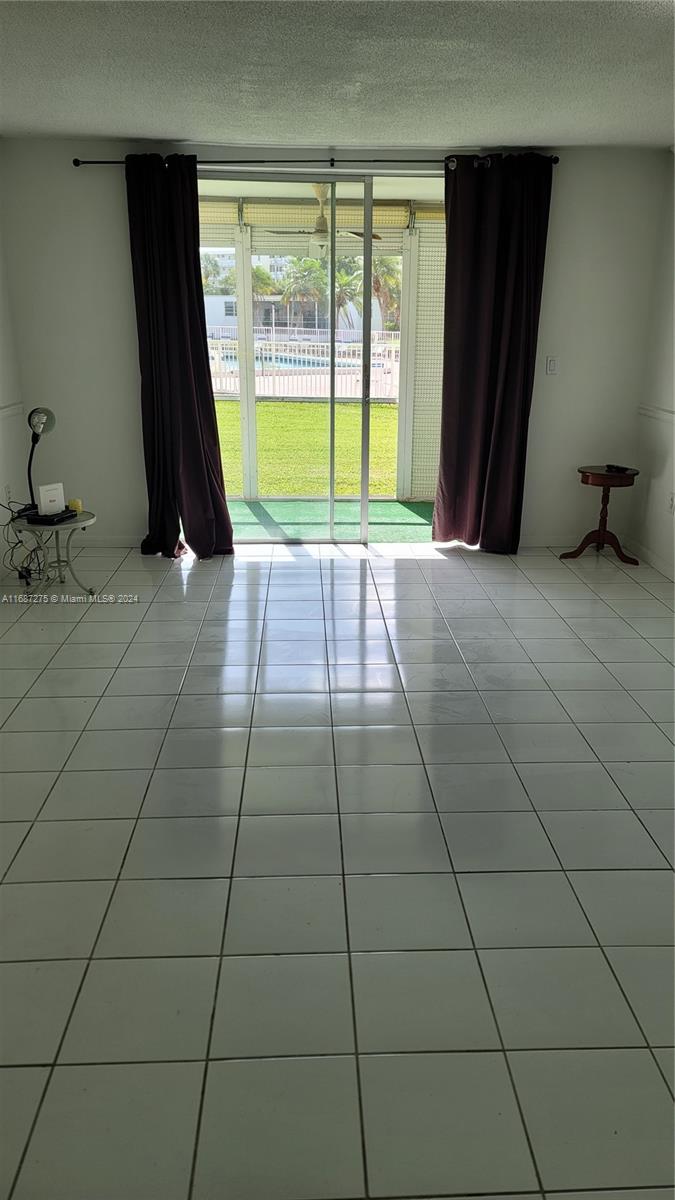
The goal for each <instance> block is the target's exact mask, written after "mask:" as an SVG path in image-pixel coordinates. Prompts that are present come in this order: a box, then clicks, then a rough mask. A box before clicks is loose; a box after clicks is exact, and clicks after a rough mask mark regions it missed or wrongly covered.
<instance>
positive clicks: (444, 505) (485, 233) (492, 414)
mask: <svg viewBox="0 0 675 1200" xmlns="http://www.w3.org/2000/svg"><path fill="white" fill-rule="evenodd" d="M552 171H553V160H552V159H551V158H549V157H546V156H544V155H541V154H517V155H507V156H504V157H501V156H496V157H491V158H490V159H479V158H477V157H476V156H475V155H458V156H456V157H453V158H449V159H447V160H446V164H445V213H446V255H447V257H446V269H445V318H444V320H445V327H444V363H443V397H442V410H441V454H440V467H439V478H438V490H437V493H436V504H435V506H434V524H433V537H434V539H435V540H436V541H442V542H446V541H451V540H453V539H455V538H457V539H459V540H460V541H463V542H467V543H468V544H469V545H472V546H475V545H480V547H481V549H483V550H490V551H493V552H494V553H497V554H510V553H514V552H515V551H516V550H517V549H518V542H519V538H520V519H521V513H522V507H523V485H524V479H525V456H526V451H527V427H528V421H529V415H530V403H531V400H532V383H533V379H534V363H535V354H536V349H537V328H538V324H539V308H540V303H541V289H542V281H543V276H544V256H545V251H546V233H547V229H548V213H549V203H550V197H551V180H552Z"/></svg>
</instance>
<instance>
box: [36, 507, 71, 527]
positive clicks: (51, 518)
mask: <svg viewBox="0 0 675 1200" xmlns="http://www.w3.org/2000/svg"><path fill="white" fill-rule="evenodd" d="M77 515H78V514H77V513H76V512H75V510H74V509H73V508H64V509H62V510H61V512H57V513H47V514H46V515H44V516H40V513H37V512H33V513H25V514H24V515H23V520H24V521H27V522H28V524H29V525H64V524H65V523H66V522H67V521H74V520H75V519H76V517H77Z"/></svg>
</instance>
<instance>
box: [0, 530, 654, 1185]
mask: <svg viewBox="0 0 675 1200" xmlns="http://www.w3.org/2000/svg"><path fill="white" fill-rule="evenodd" d="M78 566H79V571H80V574H81V575H82V577H83V578H85V579H87V581H91V583H92V584H93V585H94V586H96V587H97V588H99V589H100V590H101V592H102V593H103V594H105V595H108V596H114V597H117V596H122V595H132V596H135V597H137V599H136V600H135V601H133V602H132V603H117V602H114V603H108V604H105V605H103V604H95V605H94V604H86V605H82V604H77V605H74V604H70V605H69V604H65V603H59V602H58V600H54V602H52V601H49V602H48V603H47V604H39V605H38V604H36V605H31V606H30V607H29V606H26V605H22V606H18V605H12V604H10V603H3V604H2V606H0V630H1V631H2V632H1V636H0V668H2V690H1V691H0V697H1V699H0V720H1V721H2V727H1V729H0V756H1V763H2V775H1V776H0V784H1V790H0V819H1V820H2V822H3V825H2V840H1V843H0V846H1V850H2V863H1V867H2V871H3V872H4V874H3V881H2V886H0V947H1V957H2V965H1V966H0V976H1V986H2V989H3V991H2V996H3V1000H2V1009H1V1020H0V1025H1V1030H0V1054H1V1056H2V1068H1V1069H0V1087H1V1089H2V1090H1V1093H0V1096H1V1101H0V1102H1V1105H2V1111H3V1118H4V1133H3V1138H4V1146H3V1153H2V1155H0V1161H1V1162H2V1166H1V1167H0V1200H9V1198H10V1197H11V1198H12V1200H216V1198H217V1200H329V1198H330V1200H347V1198H348V1197H365V1196H371V1197H406V1198H411V1197H434V1198H439V1197H443V1196H456V1197H459V1196H468V1195H471V1194H483V1195H487V1196H496V1195H498V1194H506V1193H508V1194H509V1195H510V1196H511V1197H516V1200H517V1198H518V1197H520V1196H525V1195H542V1194H543V1193H548V1194H552V1193H556V1192H563V1191H564V1192H566V1193H568V1194H570V1195H572V1196H575V1195H576V1197H577V1200H580V1194H581V1193H583V1194H584V1196H585V1197H586V1198H588V1193H591V1192H595V1193H597V1200H601V1198H602V1197H603V1196H604V1197H607V1196H608V1195H609V1196H611V1197H612V1200H614V1197H616V1195H617V1192H618V1190H619V1189H625V1190H624V1191H623V1192H622V1195H624V1196H625V1200H630V1197H631V1192H632V1194H633V1200H640V1198H643V1197H644V1196H645V1195H646V1192H645V1191H644V1190H643V1189H649V1194H650V1196H651V1197H653V1198H654V1200H665V1197H666V1196H667V1195H669V1192H668V1190H667V1189H668V1188H669V1187H670V1185H671V1184H672V1132H671V1131H672V1123H671V1104H672V1096H671V1091H670V1090H669V1089H672V1086H673V1049H672V1045H673V961H672V954H673V949H672V948H673V916H672V912H673V909H672V895H673V890H672V882H673V876H672V864H673V724H672V716H673V710H672V682H673V668H672V665H671V664H672V658H673V653H672V651H673V641H672V632H673V630H672V623H673V601H672V588H671V587H670V586H669V585H668V583H667V581H666V580H665V579H664V578H663V577H662V576H660V575H659V574H658V573H657V572H656V571H654V570H652V569H650V568H647V567H639V568H636V569H630V568H626V569H624V568H622V567H621V566H620V565H618V564H617V563H616V561H614V560H613V559H610V558H609V557H605V556H604V555H603V556H594V555H589V556H588V557H586V558H581V559H579V560H574V561H567V562H565V563H563V562H561V561H560V560H559V559H558V558H557V556H556V554H555V553H554V551H553V550H550V549H541V550H528V551H524V552H522V553H520V554H518V555H516V556H514V557H512V558H506V557H495V556H491V555H487V554H480V553H472V552H470V551H462V550H459V549H453V550H445V551H443V550H436V549H435V548H433V547H431V546H429V545H417V546H416V545H413V544H406V545H401V546H386V547H384V546H382V547H379V548H378V547H376V546H373V547H371V548H370V549H369V550H364V549H363V548H361V547H353V546H352V547H346V546H345V547H344V548H340V547H331V546H322V547H289V546H285V547H284V546H276V547H269V546H268V547H263V546H255V547H253V546H251V547H249V548H246V547H240V548H238V553H237V556H236V558H234V559H224V560H213V561H210V562H202V563H198V562H194V561H193V560H192V559H190V558H186V559H183V560H181V561H177V562H174V563H171V562H168V561H165V560H162V559H154V558H152V559H145V558H143V557H142V556H141V555H140V554H139V553H138V551H136V550H131V551H129V550H124V549H119V550H118V549H115V550H112V549H102V548H101V549H97V548H92V547H87V548H86V549H84V550H82V552H81V554H80V556H79V563H78ZM4 590H5V594H6V595H9V594H10V593H11V592H12V590H13V589H12V586H11V584H5V589H4Z"/></svg>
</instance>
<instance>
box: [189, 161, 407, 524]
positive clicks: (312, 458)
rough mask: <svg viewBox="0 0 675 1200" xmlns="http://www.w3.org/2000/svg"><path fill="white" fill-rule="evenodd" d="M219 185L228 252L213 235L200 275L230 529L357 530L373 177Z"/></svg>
mask: <svg viewBox="0 0 675 1200" xmlns="http://www.w3.org/2000/svg"><path fill="white" fill-rule="evenodd" d="M227 186H228V187H229V188H231V194H232V196H233V197H236V199H237V211H238V212H239V215H240V225H239V228H238V230H237V232H236V235H235V236H234V241H235V242H236V252H235V250H234V249H233V248H228V247H224V248H223V249H222V250H219V249H217V248H216V249H215V250H214V249H213V241H211V242H210V243H209V244H208V248H207V249H205V250H204V252H203V254H202V275H203V280H204V290H205V305H206V311H207V327H208V342H209V358H210V362H211V372H212V378H213V385H214V392H215V396H216V410H217V415H218V425H219V432H220V439H221V452H222V457H223V467H224V474H225V479H226V486H227V488H228V492H229V494H230V496H231V497H233V501H232V505H233V513H232V516H233V521H234V523H235V525H236V526H237V527H238V540H253V541H309V542H311V541H328V540H339V541H354V542H358V541H362V540H365V539H366V537H367V521H368V505H367V495H368V482H367V477H368V432H369V420H368V403H369V398H370V361H371V328H372V325H373V319H372V312H371V271H370V260H371V251H372V242H371V240H370V233H371V231H372V181H371V180H364V179H363V178H349V179H345V178H344V177H342V178H340V179H336V178H335V177H333V178H331V177H330V176H329V175H323V176H321V175H320V176H319V177H318V178H317V177H313V176H310V175H298V176H293V177H291V176H287V175H283V176H274V177H272V176H270V177H269V178H268V177H261V176H256V177H255V178H254V179H252V180H249V181H247V180H245V179H241V178H239V177H237V178H236V179H235V178H231V179H228V185H227ZM228 194H229V193H228ZM228 256H229V257H228ZM230 258H232V262H230ZM230 284H232V288H233V292H232V291H231V289H230ZM221 309H222V312H221ZM393 453H394V454H395V449H394V451H393ZM239 496H241V497H242V498H241V500H240V499H239V498H238V497H239Z"/></svg>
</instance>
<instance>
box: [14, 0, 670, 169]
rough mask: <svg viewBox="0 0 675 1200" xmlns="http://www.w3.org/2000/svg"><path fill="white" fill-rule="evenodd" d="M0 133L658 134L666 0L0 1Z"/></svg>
mask: <svg viewBox="0 0 675 1200" xmlns="http://www.w3.org/2000/svg"><path fill="white" fill-rule="evenodd" d="M0 37H1V39H2V42H3V43H4V45H3V50H2V58H1V59H0V71H1V77H2V85H1V87H2V92H1V112H2V129H3V131H4V132H5V133H7V134H52V135H67V134H76V135H82V136H84V135H92V136H112V137H123V138H134V139H135V138H159V139H172V140H173V139H178V140H186V141H197V142H211V143H225V144H228V145H234V144H238V145H247V144H248V145H256V144H266V145H268V146H270V145H278V146H309V145H314V146H316V145H321V146H335V147H347V146H357V145H359V146H368V147H377V146H387V147H412V146H417V147H423V146H462V145H467V146H490V145H540V146H544V145H545V146H560V145H570V144H576V145H579V144H603V143H605V144H621V143H624V144H632V145H640V144H642V145H666V144H670V143H671V142H672V141H673V132H672V120H673V114H672V109H673V88H672V55H673V6H672V3H671V0H621V2H615V0H591V2H587V0H562V2H559V0H534V2H531V0H468V2H466V0H447V2H434V3H427V2H426V0H414V2H412V3H409V2H407V0H384V2H380V0H366V2H363V3H352V2H351V0H338V2H333V0H313V2H311V3H295V2H286V0H274V2H273V3H256V2H253V0H242V2H239V3H228V2H226V0H223V2H220V3H201V2H198V0H193V2H192V3H183V2H181V0H177V2H175V3H174V2H170V3H164V2H163V0H154V2H152V3H145V2H141V3H126V2H116V0H112V2H110V0H108V2H104V3H98V2H96V0H85V2H84V3H82V2H80V0H75V2H72V3H71V2H69V3H61V2H60V0H55V2H51V0H49V2H46V3H43V2H38V3H33V2H23V0H21V2H4V3H0Z"/></svg>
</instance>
